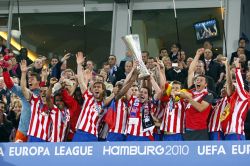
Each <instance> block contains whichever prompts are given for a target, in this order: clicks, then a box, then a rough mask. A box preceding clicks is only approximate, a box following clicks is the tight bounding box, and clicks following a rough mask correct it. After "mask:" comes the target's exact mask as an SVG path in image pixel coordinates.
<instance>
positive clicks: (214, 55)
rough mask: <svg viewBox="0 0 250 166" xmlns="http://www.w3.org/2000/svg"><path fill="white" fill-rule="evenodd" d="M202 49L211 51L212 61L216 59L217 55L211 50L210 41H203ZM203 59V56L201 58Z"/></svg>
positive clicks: (211, 44)
mask: <svg viewBox="0 0 250 166" xmlns="http://www.w3.org/2000/svg"><path fill="white" fill-rule="evenodd" d="M203 48H204V49H205V50H206V49H209V50H211V51H212V55H213V56H212V60H214V59H215V58H216V57H217V55H218V54H217V53H216V52H215V51H214V50H213V43H212V42H211V41H208V40H206V41H204V43H203ZM202 57H203V56H202Z"/></svg>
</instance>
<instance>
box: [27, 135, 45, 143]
mask: <svg viewBox="0 0 250 166" xmlns="http://www.w3.org/2000/svg"><path fill="white" fill-rule="evenodd" d="M28 142H46V141H45V140H43V139H41V138H37V137H34V136H28Z"/></svg>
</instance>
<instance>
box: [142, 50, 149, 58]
mask: <svg viewBox="0 0 250 166" xmlns="http://www.w3.org/2000/svg"><path fill="white" fill-rule="evenodd" d="M141 53H145V54H147V56H148V57H149V52H148V51H142V52H141Z"/></svg>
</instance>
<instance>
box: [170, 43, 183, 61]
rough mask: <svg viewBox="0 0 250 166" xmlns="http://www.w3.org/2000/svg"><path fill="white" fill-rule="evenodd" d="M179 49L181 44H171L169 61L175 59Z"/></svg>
mask: <svg viewBox="0 0 250 166" xmlns="http://www.w3.org/2000/svg"><path fill="white" fill-rule="evenodd" d="M180 49H181V45H180V44H178V43H173V44H172V46H171V52H170V54H169V57H170V59H171V61H172V62H173V61H175V60H176V59H177V54H178V52H179V51H180Z"/></svg>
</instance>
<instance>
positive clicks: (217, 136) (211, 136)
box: [209, 131, 225, 140]
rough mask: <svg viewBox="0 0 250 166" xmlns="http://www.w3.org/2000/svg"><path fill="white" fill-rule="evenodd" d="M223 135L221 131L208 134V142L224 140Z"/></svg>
mask: <svg viewBox="0 0 250 166" xmlns="http://www.w3.org/2000/svg"><path fill="white" fill-rule="evenodd" d="M224 139H225V138H224V134H223V133H222V132H221V131H215V132H209V140H224Z"/></svg>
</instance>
